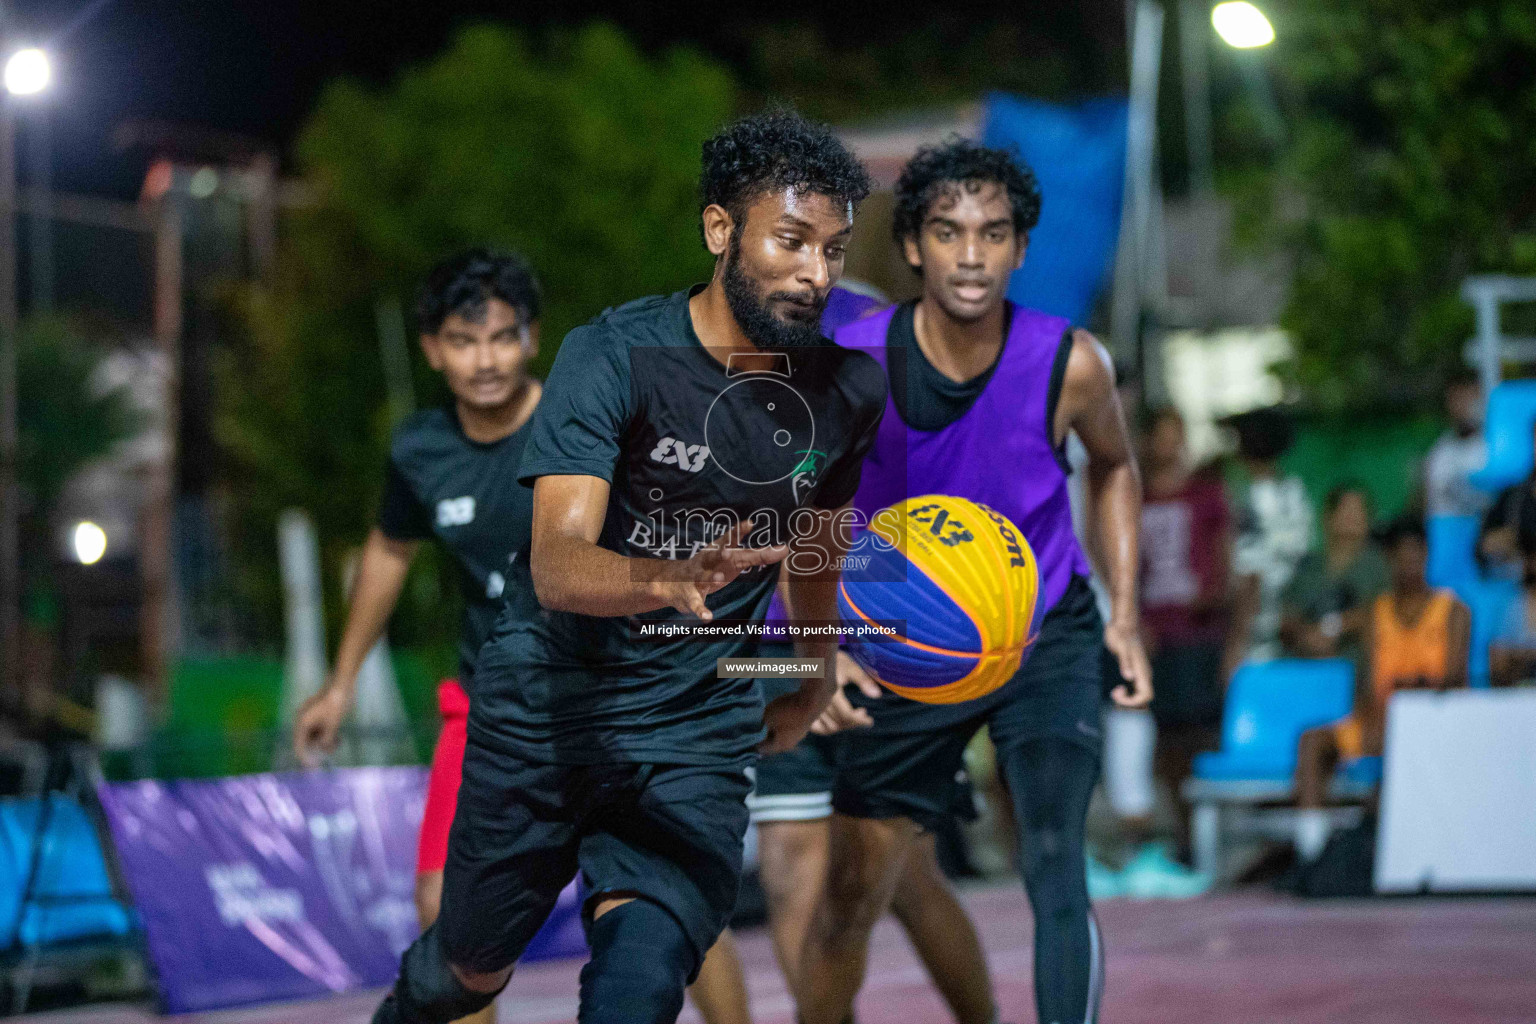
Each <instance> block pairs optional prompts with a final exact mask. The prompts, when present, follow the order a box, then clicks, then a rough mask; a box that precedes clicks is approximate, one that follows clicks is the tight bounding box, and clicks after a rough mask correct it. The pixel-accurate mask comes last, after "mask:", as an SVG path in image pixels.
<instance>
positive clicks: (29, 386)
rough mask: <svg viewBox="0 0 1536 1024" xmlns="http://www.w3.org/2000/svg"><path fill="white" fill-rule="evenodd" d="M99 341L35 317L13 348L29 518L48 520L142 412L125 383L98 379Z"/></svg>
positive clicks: (53, 319)
mask: <svg viewBox="0 0 1536 1024" xmlns="http://www.w3.org/2000/svg"><path fill="white" fill-rule="evenodd" d="M103 355H104V351H103V349H102V347H101V346H100V345H98V344H96V343H95V342H93V341H92V340H91V339H90V337H89V336H88V334H87V332H86V331H85V330H84V329H82V328H81V327H80V325H79V324H77V323H75V322H74V321H71V320H68V319H65V318H63V317H57V316H46V317H34V318H31V319H29V320H27V321H26V322H25V323H24V324H23V325H22V327H21V331H20V334H19V335H18V338H17V346H16V385H17V388H16V396H17V397H16V420H17V423H16V427H17V443H18V449H19V450H18V458H19V465H18V476H19V480H20V484H21V487H22V491H23V498H24V507H26V508H27V511H28V515H29V518H32V519H36V520H46V519H47V517H48V516H49V515H50V514H51V513H52V511H53V508H54V506H55V503H56V502H57V501H58V499H59V495H60V494H61V493H62V491H63V490H64V486H65V484H67V483H69V481H70V479H71V478H73V477H74V476H75V474H76V473H78V472H80V470H81V469H83V468H84V467H85V466H86V464H87V463H90V462H92V461H94V460H96V459H99V458H101V457H103V456H105V455H107V454H109V453H110V452H111V451H112V449H113V448H114V447H115V446H116V445H117V444H118V443H119V442H120V441H124V440H127V439H128V438H129V437H131V436H132V435H133V434H134V433H135V432H137V431H138V430H139V429H140V427H142V426H143V418H142V416H141V415H140V414H139V413H138V411H137V410H136V409H135V408H134V407H133V404H132V401H131V399H130V396H129V395H128V392H127V389H126V388H125V387H112V386H111V385H109V384H107V383H105V382H103V381H102V380H101V379H100V376H99V373H100V369H101V361H102V357H103Z"/></svg>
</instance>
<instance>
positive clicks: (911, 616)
mask: <svg viewBox="0 0 1536 1024" xmlns="http://www.w3.org/2000/svg"><path fill="white" fill-rule="evenodd" d="M859 544H860V546H862V547H863V548H864V549H865V550H864V552H863V553H865V554H868V555H869V556H870V557H869V559H868V561H867V562H865V563H864V564H863V565H862V567H854V568H850V569H848V570H845V571H844V573H843V577H842V581H841V583H840V584H839V585H838V589H837V603H838V609H839V611H840V612H841V614H842V616H843V618H844V620H845V621H848V622H850V623H857V622H860V621H867V622H874V621H892V620H895V621H901V622H905V623H906V627H905V630H904V631H903V632H902V635H901V639H900V640H896V641H891V640H877V639H855V640H851V641H849V646H848V651H849V653H850V654H851V655H852V656H853V658H854V659H855V660H856V661H858V663H859V664H860V665H862V666H863V667H864V668H865V669H866V670H868V671H869V672H870V673H871V674H872V675H874V676H875V678H876V679H878V680H879V681H880V682H881V684H882V685H884V686H885V687H886V688H887V689H889V690H890V691H891V692H893V693H896V694H899V695H901V696H903V697H908V698H911V699H912V700H917V701H922V702H924V703H928V704H956V703H959V702H961V701H966V700H974V699H976V698H977V697H983V696H985V695H987V694H988V693H991V692H992V691H994V690H996V689H997V688H998V687H1000V686H1002V685H1003V684H1004V683H1006V682H1007V681H1008V680H1009V679H1010V678H1012V677H1013V675H1014V673H1015V672H1017V671H1018V669H1019V666H1020V665H1021V664H1023V660H1024V656H1025V655H1026V654H1027V653H1028V652H1029V648H1030V647H1031V646H1032V645H1033V644H1034V642H1035V639H1036V638H1037V637H1038V636H1039V635H1040V621H1041V618H1042V616H1043V614H1044V607H1043V604H1042V602H1041V600H1040V572H1039V568H1038V566H1037V565H1036V564H1035V555H1034V552H1033V551H1031V550H1030V547H1029V543H1028V541H1026V540H1025V539H1024V534H1023V533H1022V532H1021V531H1020V530H1019V528H1018V527H1017V526H1015V525H1014V524H1013V523H1011V522H1009V521H1008V519H1007V517H1005V516H1003V515H1000V514H999V513H997V512H996V511H994V510H992V509H990V508H988V507H987V506H985V505H982V504H980V503H978V502H974V501H969V500H967V499H965V498H956V497H953V496H950V495H934V494H929V495H923V496H921V497H917V498H908V499H907V500H905V501H903V502H900V503H899V504H896V505H892V506H891V507H889V508H886V509H882V510H881V511H880V512H877V513H876V514H875V515H874V516H873V517H871V519H870V524H869V529H868V531H867V532H866V533H865V534H864V536H863V537H862V538H861V539H860V542H859ZM854 565H855V566H858V563H854Z"/></svg>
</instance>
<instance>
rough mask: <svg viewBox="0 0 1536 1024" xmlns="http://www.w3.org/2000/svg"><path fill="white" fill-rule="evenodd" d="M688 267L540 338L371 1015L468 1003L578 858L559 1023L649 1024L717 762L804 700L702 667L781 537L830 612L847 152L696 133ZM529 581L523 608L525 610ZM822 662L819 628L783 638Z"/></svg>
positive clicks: (791, 717)
mask: <svg viewBox="0 0 1536 1024" xmlns="http://www.w3.org/2000/svg"><path fill="white" fill-rule="evenodd" d="M703 156H704V159H703V173H702V175H701V181H700V192H701V201H702V202H701V206H702V211H701V220H702V228H703V235H704V241H705V244H706V245H707V246H708V248H709V251H710V252H711V253H712V254H713V255H714V256H715V272H714V275H713V277H712V279H711V280H710V281H709V283H708V284H707V285H703V286H696V287H695V288H693V289H690V290H689V291H686V292H679V293H677V294H675V295H671V296H657V297H652V298H648V299H642V300H639V301H637V302H633V303H630V304H628V305H626V306H623V307H620V308H619V309H616V310H613V311H610V312H608V313H606V314H604V315H603V316H601V317H599V318H598V319H597V320H595V321H594V322H592V323H591V324H588V325H587V326H585V327H580V328H577V329H576V330H575V331H572V332H571V334H570V335H568V336H567V338H566V340H565V343H564V345H563V346H562V348H561V352H560V355H559V358H558V359H557V360H556V362H555V366H554V369H553V370H552V371H551V373H550V377H549V381H548V384H547V396H546V398H545V399H544V401H543V403H542V404H541V405H540V408H539V411H538V413H537V415H536V416H535V417H534V421H533V424H532V436H531V439H530V442H529V445H528V449H527V451H526V453H525V455H524V461H523V466H522V473H521V476H522V478H523V479H524V480H529V481H534V523H533V541H532V547H531V549H530V558H529V560H528V563H527V565H521V564H519V565H515V566H514V572H516V573H517V574H518V577H519V582H517V583H513V584H511V585H509V594H510V600H511V604H510V606H509V608H508V609H507V611H506V612H505V613H504V614H503V617H502V619H501V621H500V622H499V623H498V626H497V629H496V632H495V634H494V636H493V637H492V640H491V641H490V642H489V643H488V644H487V645H486V647H485V648H484V649H483V650H482V652H481V656H480V660H479V663H478V664H477V666H476V670H477V691H476V699H475V702H474V705H473V708H472V709H471V714H470V722H469V742H468V747H467V749H466V752H465V758H464V781H463V786H462V789H461V791H460V799H459V808H458V814H457V816H456V817H455V819H454V825H453V830H452V833H451V835H450V838H449V853H448V864H447V869H446V872H445V876H444V890H443V912H442V916H441V918H440V919H439V921H438V923H437V924H436V925H435V926H434V927H433V928H430V929H428V930H427V931H426V932H425V933H424V934H423V935H422V937H421V938H420V939H419V940H418V941H417V942H416V943H414V944H413V945H412V947H411V948H410V949H409V950H407V952H406V954H405V956H404V957H403V960H402V965H401V974H400V978H399V980H398V981H397V982H396V985H395V988H394V991H393V992H392V993H391V995H390V996H389V997H388V998H387V999H386V1000H385V1002H384V1004H383V1005H382V1006H381V1007H380V1008H379V1011H378V1013H377V1014H376V1016H375V1018H374V1019H375V1021H376V1022H378V1024H393V1022H405V1024H442V1022H446V1021H449V1020H451V1019H453V1018H455V1017H458V1016H462V1015H463V1014H465V1013H468V1012H473V1011H474V1010H476V1009H478V1008H480V1007H482V1006H484V1005H486V1004H488V1003H489V1002H490V1001H491V1000H492V999H493V998H494V995H495V993H496V992H497V991H499V990H500V989H501V987H502V986H504V985H505V984H506V982H507V979H508V978H509V977H510V976H511V973H512V964H513V963H514V962H515V961H516V959H517V957H518V955H519V954H520V953H521V952H522V950H523V949H524V947H525V946H526V944H527V942H528V940H529V939H530V938H531V937H532V935H533V934H534V932H535V931H536V930H537V929H538V927H539V926H540V924H542V922H543V921H544V919H545V917H546V916H547V915H548V913H549V911H550V909H551V907H552V906H553V904H554V901H555V898H556V896H557V895H558V893H559V891H560V889H561V888H562V887H563V886H564V885H565V883H566V882H567V881H568V880H569V879H570V877H571V875H572V874H573V873H574V872H575V871H577V870H580V871H581V872H582V873H583V875H584V876H585V878H586V880H587V882H588V885H589V888H590V892H591V895H590V897H589V899H588V901H587V905H586V907H585V913H586V917H587V920H588V921H589V922H590V927H589V938H590V941H591V945H592V959H591V961H590V962H589V963H588V964H587V965H586V967H585V968H584V969H583V970H582V974H581V1009H580V1013H579V1018H578V1019H579V1020H580V1021H581V1022H582V1024H597V1022H603V1024H609V1022H612V1024H619V1022H623V1024H650V1022H657V1024H665V1022H671V1021H674V1020H676V1018H677V1014H678V1012H679V1011H680V1009H681V1007H682V1000H683V990H684V987H685V985H686V984H687V982H688V981H689V980H690V979H691V978H692V977H693V976H694V975H695V974H696V973H697V971H698V968H699V964H700V962H701V961H702V959H703V957H704V953H705V951H706V950H708V949H709V948H710V946H711V945H712V944H713V943H714V941H715V939H716V937H717V936H718V935H719V934H720V931H721V929H723V928H724V926H725V923H726V921H727V919H728V918H729V916H730V914H731V911H732V909H733V908H734V905H735V901H736V893H737V887H738V885H739V882H740V875H741V859H742V839H743V835H744V832H745V830H746V825H747V810H746V805H745V797H746V794H747V791H748V788H749V785H748V781H747V777H746V773H745V769H746V767H747V766H748V765H750V764H751V763H752V761H753V760H754V759H755V756H756V752H757V751H758V750H761V751H763V752H769V753H772V752H777V751H780V750H786V749H789V748H790V747H792V746H793V745H794V744H795V743H797V742H798V741H799V740H800V739H801V738H802V737H803V736H804V735H805V733H806V731H807V730H808V729H809V727H810V724H811V722H812V721H814V720H815V718H816V717H817V715H818V714H820V712H821V710H822V709H823V708H824V707H825V705H826V703H827V701H828V699H829V698H830V696H831V687H832V683H831V681H830V679H828V678H826V677H819V678H813V679H808V680H806V682H805V684H804V685H803V686H802V687H801V688H800V689H798V690H796V691H795V692H793V693H789V694H786V695H784V696H782V697H779V698H777V699H776V700H774V701H773V702H772V703H771V704H769V705H768V706H767V707H766V708H764V707H763V704H762V698H761V695H760V692H759V690H758V688H757V686H756V684H755V682H754V681H753V680H750V679H731V678H724V679H722V678H717V677H716V670H717V661H718V659H719V658H722V657H732V656H735V655H738V654H743V653H748V652H749V651H750V650H751V648H752V646H753V642H752V641H751V640H750V639H747V638H745V637H742V636H726V637H723V638H715V639H709V640H702V639H698V638H691V639H690V638H678V637H672V638H670V639H668V638H663V639H659V640H658V639H657V638H656V637H657V635H658V634H661V635H664V634H665V632H666V630H667V629H668V628H677V627H686V626H690V625H692V626H697V625H699V624H700V623H707V622H710V621H712V620H716V619H719V620H737V619H746V620H761V619H762V617H763V614H764V612H765V611H766V609H767V605H768V600H769V597H770V596H771V594H772V592H773V588H774V585H775V582H776V581H777V579H778V575H779V573H778V570H777V568H776V566H777V563H778V562H780V561H781V560H783V559H784V558H785V557H786V555H787V554H788V555H789V557H790V559H791V562H792V564H794V565H795V567H796V571H795V572H794V573H792V575H791V577H790V583H789V587H790V592H791V595H792V597H793V600H794V604H795V607H796V608H797V610H798V613H799V614H800V615H801V616H802V617H805V618H812V619H826V620H832V619H835V618H836V617H837V614H836V597H835V586H836V578H837V568H838V565H839V560H840V558H841V556H842V554H843V552H844V551H845V550H846V544H847V540H848V538H847V536H846V533H845V530H844V529H839V528H838V527H839V525H845V524H838V523H837V521H836V519H835V517H834V515H833V513H834V512H835V510H839V509H841V508H842V507H843V506H844V505H846V504H847V502H848V500H849V499H850V498H851V497H852V495H853V493H854V491H855V489H856V488H857V486H858V481H859V470H860V465H861V463H862V461H863V456H864V452H865V451H866V450H867V448H868V445H869V444H870V443H871V442H872V440H873V436H874V433H875V429H876V427H877V426H878V423H879V419H880V414H881V411H882V409H883V407H884V403H885V384H884V376H883V374H882V373H881V371H880V368H879V367H878V366H877V365H876V364H875V363H874V362H873V360H871V359H869V358H868V357H867V356H865V355H863V354H862V353H856V352H851V351H848V350H844V349H840V348H837V347H835V346H831V345H829V344H826V343H825V342H824V340H823V339H822V338H821V334H820V330H819V327H818V322H819V319H820V316H821V312H822V309H823V307H824V306H825V304H826V300H827V295H828V293H829V291H830V290H831V288H832V285H833V284H835V283H836V281H837V279H838V277H839V275H840V274H841V272H842V264H843V258H844V253H845V250H846V246H847V241H848V237H849V235H850V233H851V231H852V226H853V224H852V221H853V208H854V204H855V203H857V202H858V201H859V200H861V199H863V198H864V196H865V195H866V194H867V193H868V190H869V182H868V177H867V175H866V174H865V172H864V170H863V168H862V167H861V166H860V165H859V164H858V162H857V161H856V160H855V159H854V158H853V157H852V155H851V154H849V153H848V151H847V150H846V149H845V148H844V147H843V146H842V145H841V144H840V143H839V142H837V140H836V139H835V138H833V136H832V135H831V134H830V133H829V132H828V131H827V130H826V129H825V128H821V127H818V126H815V125H811V124H809V123H807V122H805V121H803V120H802V119H800V118H799V117H796V116H794V115H789V114H770V115H765V116H759V117H754V118H748V119H746V120H744V121H741V122H738V123H737V124H735V125H732V126H731V127H730V128H728V129H726V130H725V131H723V132H722V133H721V134H719V135H717V136H716V137H715V138H713V139H711V140H709V141H708V142H706V143H705V146H704V154H703ZM535 595H536V600H537V605H541V606H542V607H538V606H536V605H535V604H534V601H535ZM801 651H802V653H803V654H806V655H809V656H815V657H822V658H827V659H830V658H831V657H832V656H833V654H834V652H835V641H833V640H831V639H830V638H829V639H826V640H823V641H819V642H816V643H809V644H804V645H802V648H801Z"/></svg>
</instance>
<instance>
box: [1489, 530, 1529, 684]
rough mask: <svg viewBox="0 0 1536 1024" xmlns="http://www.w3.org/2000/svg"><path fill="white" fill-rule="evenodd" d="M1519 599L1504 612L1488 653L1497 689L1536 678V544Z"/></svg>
mask: <svg viewBox="0 0 1536 1024" xmlns="http://www.w3.org/2000/svg"><path fill="white" fill-rule="evenodd" d="M1524 566H1525V572H1524V580H1523V582H1522V584H1521V588H1520V594H1519V596H1518V597H1517V598H1516V599H1515V600H1513V601H1511V602H1510V604H1509V607H1508V608H1507V609H1505V613H1504V619H1503V622H1502V623H1501V624H1500V625H1499V628H1498V630H1497V632H1495V633H1494V635H1493V641H1492V643H1491V644H1490V645H1489V651H1488V674H1489V677H1490V679H1491V681H1492V683H1493V685H1494V686H1514V685H1516V684H1519V683H1527V682H1530V681H1531V680H1532V679H1536V545H1527V546H1526V549H1525V556H1524Z"/></svg>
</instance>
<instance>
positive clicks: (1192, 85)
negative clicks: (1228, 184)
mask: <svg viewBox="0 0 1536 1024" xmlns="http://www.w3.org/2000/svg"><path fill="white" fill-rule="evenodd" d="M1204 7H1205V4H1202V3H1199V2H1197V0H1181V2H1180V4H1179V64H1180V69H1181V71H1182V77H1183V79H1184V143H1185V145H1186V146H1187V147H1188V154H1189V184H1190V191H1191V192H1193V193H1194V194H1195V195H1197V196H1201V197H1208V196H1211V195H1213V194H1214V193H1215V191H1216V181H1215V172H1214V171H1213V170H1212V167H1213V164H1214V162H1215V161H1214V157H1213V155H1212V153H1213V146H1212V143H1211V80H1210V70H1209V66H1208V62H1207V60H1206V35H1205V33H1206V28H1205V26H1206V24H1207V22H1209V24H1210V26H1211V28H1213V29H1215V30H1216V36H1217V38H1219V39H1220V40H1221V41H1222V42H1224V43H1226V44H1227V45H1228V46H1230V47H1232V48H1233V49H1236V50H1251V49H1255V48H1258V47H1262V46H1268V45H1269V44H1270V43H1272V42H1274V41H1275V29H1274V26H1273V25H1271V24H1270V23H1269V19H1268V18H1267V17H1265V16H1264V12H1263V11H1261V10H1259V9H1258V8H1257V7H1255V6H1254V5H1253V4H1251V3H1248V2H1247V0H1226V2H1224V3H1219V4H1217V5H1216V6H1214V7H1211V8H1209V9H1208V12H1207V11H1205V10H1202V8H1204Z"/></svg>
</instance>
